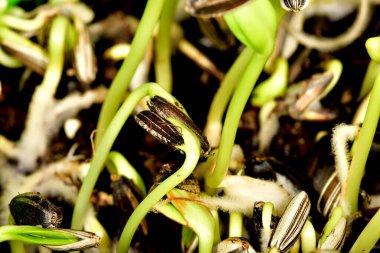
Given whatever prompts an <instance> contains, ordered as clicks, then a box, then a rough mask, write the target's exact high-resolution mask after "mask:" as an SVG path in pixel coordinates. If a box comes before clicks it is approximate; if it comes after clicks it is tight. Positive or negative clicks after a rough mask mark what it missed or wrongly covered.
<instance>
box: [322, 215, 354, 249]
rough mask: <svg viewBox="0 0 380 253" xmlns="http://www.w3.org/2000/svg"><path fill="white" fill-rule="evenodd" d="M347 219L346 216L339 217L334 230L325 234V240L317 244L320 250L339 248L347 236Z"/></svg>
mask: <svg viewBox="0 0 380 253" xmlns="http://www.w3.org/2000/svg"><path fill="white" fill-rule="evenodd" d="M346 231H347V220H346V218H344V217H342V218H340V220H339V222H338V224H337V225H336V226H335V228H334V230H333V231H331V233H330V234H329V235H328V236H327V238H326V240H325V241H324V243H322V244H318V248H319V249H321V250H341V249H342V247H343V244H344V241H345V240H346V236H347V233H346Z"/></svg>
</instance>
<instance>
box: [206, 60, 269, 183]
mask: <svg viewBox="0 0 380 253" xmlns="http://www.w3.org/2000/svg"><path fill="white" fill-rule="evenodd" d="M268 57H269V55H260V54H257V53H254V54H253V57H252V59H251V61H250V62H249V64H248V66H247V68H246V69H245V71H244V74H243V76H242V79H241V81H240V83H239V86H238V87H237V89H236V91H235V93H234V95H233V97H232V99H231V103H230V105H229V107H228V110H227V115H226V119H225V124H224V128H223V131H222V136H221V142H220V147H219V152H218V157H217V159H216V167H215V169H214V172H213V174H212V175H211V176H209V177H207V178H206V185H207V186H208V187H210V188H215V187H217V186H218V185H219V184H220V182H221V181H222V180H223V178H224V176H225V175H226V173H227V170H228V165H229V162H230V159H231V154H232V148H233V145H234V141H235V136H236V132H237V128H238V124H239V120H240V117H241V115H242V113H243V110H244V107H245V105H246V103H247V101H248V98H249V96H250V95H251V92H252V89H253V87H254V85H255V83H256V81H257V79H258V78H259V76H260V73H261V71H262V70H263V69H264V66H265V63H266V61H267V59H268Z"/></svg>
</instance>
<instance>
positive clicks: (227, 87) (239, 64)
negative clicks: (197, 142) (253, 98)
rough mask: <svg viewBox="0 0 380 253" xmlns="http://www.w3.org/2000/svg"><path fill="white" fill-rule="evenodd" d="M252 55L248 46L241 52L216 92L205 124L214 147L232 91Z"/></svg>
mask: <svg viewBox="0 0 380 253" xmlns="http://www.w3.org/2000/svg"><path fill="white" fill-rule="evenodd" d="M252 55H253V50H252V49H250V48H248V47H247V48H245V49H244V51H243V52H241V53H240V55H239V57H238V58H237V59H236V60H235V62H234V63H233V65H232V66H231V68H230V69H229V70H228V72H227V74H226V76H225V77H224V79H223V81H222V83H221V84H220V87H219V89H218V91H217V92H216V93H215V96H214V98H213V100H212V103H211V106H210V110H209V112H208V115H207V122H206V126H205V134H206V137H207V139H208V141H209V142H210V145H211V146H212V147H217V146H218V145H219V139H220V133H221V129H222V118H223V115H224V112H225V110H226V107H227V105H228V102H229V101H230V98H231V96H232V93H233V92H234V90H235V88H236V86H237V84H238V83H239V81H240V78H241V73H242V70H243V69H245V68H246V67H247V65H248V63H249V61H250V60H251V59H252Z"/></svg>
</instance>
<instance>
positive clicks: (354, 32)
mask: <svg viewBox="0 0 380 253" xmlns="http://www.w3.org/2000/svg"><path fill="white" fill-rule="evenodd" d="M370 7H371V5H370V1H369V0H360V5H359V9H358V14H357V16H356V19H355V21H354V23H353V25H352V26H351V27H350V28H349V29H348V30H347V31H346V32H345V33H343V34H341V35H339V36H338V37H336V38H326V37H325V38H319V37H316V36H314V35H311V34H306V33H304V32H303V31H298V30H295V29H294V28H292V27H291V26H289V25H287V24H286V28H287V29H288V31H289V33H290V34H291V35H292V36H294V38H295V39H296V40H297V41H298V42H299V43H300V44H302V45H304V46H305V47H308V48H313V49H317V50H318V51H321V52H332V51H335V50H338V49H339V48H343V47H345V46H347V45H349V44H350V43H351V42H353V41H354V40H355V39H357V38H358V37H359V36H360V35H361V34H362V33H363V32H364V30H365V28H366V27H367V25H368V23H369V20H370V17H371V15H370Z"/></svg>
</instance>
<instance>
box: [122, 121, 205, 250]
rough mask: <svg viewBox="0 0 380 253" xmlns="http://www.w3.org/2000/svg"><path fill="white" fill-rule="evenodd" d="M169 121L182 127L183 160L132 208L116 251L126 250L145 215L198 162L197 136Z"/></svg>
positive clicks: (178, 123)
mask: <svg viewBox="0 0 380 253" xmlns="http://www.w3.org/2000/svg"><path fill="white" fill-rule="evenodd" d="M170 121H172V122H174V123H175V125H178V126H179V127H180V128H181V129H182V135H183V138H184V141H185V144H184V145H182V146H181V147H180V149H181V150H183V151H184V152H185V154H186V158H185V161H184V163H183V164H182V166H181V168H179V169H178V170H177V171H176V172H175V173H174V174H172V175H171V176H170V177H168V178H167V179H166V180H165V181H164V182H162V183H161V184H160V185H159V186H157V187H156V188H155V189H154V190H153V191H152V192H151V193H149V194H148V196H147V197H146V198H145V199H144V200H143V201H142V202H141V203H140V204H139V205H138V206H137V208H136V209H135V210H134V212H133V213H132V215H131V216H130V217H129V219H128V221H127V224H126V225H125V227H124V229H123V232H122V234H121V236H120V241H119V244H118V247H117V253H124V252H127V251H128V249H129V246H130V244H131V241H132V238H133V235H134V233H135V231H136V229H137V228H138V226H139V224H140V222H141V221H142V219H143V218H144V217H145V215H146V214H147V213H148V212H150V211H151V210H152V208H153V207H154V205H155V204H156V203H157V202H158V201H160V200H161V199H162V197H164V196H165V194H166V193H167V192H169V191H170V190H171V189H173V188H174V187H175V186H177V185H178V184H179V183H181V182H182V181H183V180H185V179H186V178H187V177H188V176H189V175H190V174H191V173H192V172H193V170H194V168H195V166H196V164H197V162H198V159H199V156H200V144H199V140H198V138H197V137H196V136H195V134H194V133H193V132H192V131H190V130H188V129H187V127H186V126H185V125H184V124H182V122H180V121H178V120H174V119H170Z"/></svg>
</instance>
